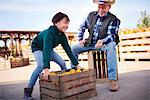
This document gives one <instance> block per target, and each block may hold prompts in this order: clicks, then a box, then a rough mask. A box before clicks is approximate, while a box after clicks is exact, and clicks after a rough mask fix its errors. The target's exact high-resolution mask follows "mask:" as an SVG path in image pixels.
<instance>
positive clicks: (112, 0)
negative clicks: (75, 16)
mask: <svg viewBox="0 0 150 100" xmlns="http://www.w3.org/2000/svg"><path fill="white" fill-rule="evenodd" d="M93 3H97V4H114V3H115V0H93Z"/></svg>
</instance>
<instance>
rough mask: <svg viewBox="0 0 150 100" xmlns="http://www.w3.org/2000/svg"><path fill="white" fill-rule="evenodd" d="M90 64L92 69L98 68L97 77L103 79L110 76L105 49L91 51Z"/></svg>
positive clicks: (89, 55) (89, 54) (89, 53)
mask: <svg viewBox="0 0 150 100" xmlns="http://www.w3.org/2000/svg"><path fill="white" fill-rule="evenodd" d="M88 64H89V65H88V66H90V69H95V70H96V78H101V79H103V78H107V77H108V73H107V63H106V54H105V52H104V51H89V52H88Z"/></svg>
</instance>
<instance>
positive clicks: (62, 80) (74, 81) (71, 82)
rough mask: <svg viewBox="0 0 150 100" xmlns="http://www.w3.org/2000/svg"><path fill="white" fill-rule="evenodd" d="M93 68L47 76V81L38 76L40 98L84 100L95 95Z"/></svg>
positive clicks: (43, 99) (45, 99)
mask: <svg viewBox="0 0 150 100" xmlns="http://www.w3.org/2000/svg"><path fill="white" fill-rule="evenodd" d="M95 81H96V78H95V70H89V71H84V72H79V73H75V74H69V75H64V76H60V75H57V76H52V75H51V76H49V80H48V81H44V80H42V75H41V76H40V80H39V84H40V95H41V100H85V99H87V98H90V97H93V96H95V95H96V87H95V85H96V84H95Z"/></svg>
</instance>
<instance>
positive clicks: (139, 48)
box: [119, 32, 150, 62]
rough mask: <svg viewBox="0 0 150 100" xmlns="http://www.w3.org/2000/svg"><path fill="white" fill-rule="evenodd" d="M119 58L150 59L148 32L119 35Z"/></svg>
mask: <svg viewBox="0 0 150 100" xmlns="http://www.w3.org/2000/svg"><path fill="white" fill-rule="evenodd" d="M120 41H121V42H120V43H119V59H120V61H121V62H124V61H136V62H140V61H150V32H143V33H134V34H125V35H120Z"/></svg>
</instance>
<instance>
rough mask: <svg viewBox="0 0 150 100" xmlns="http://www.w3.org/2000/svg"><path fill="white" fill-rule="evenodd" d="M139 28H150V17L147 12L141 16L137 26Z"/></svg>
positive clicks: (143, 12)
mask: <svg viewBox="0 0 150 100" xmlns="http://www.w3.org/2000/svg"><path fill="white" fill-rule="evenodd" d="M137 27H138V28H149V27H150V15H148V14H147V12H146V11H142V12H141V16H140V18H139V20H138V24H137Z"/></svg>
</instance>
